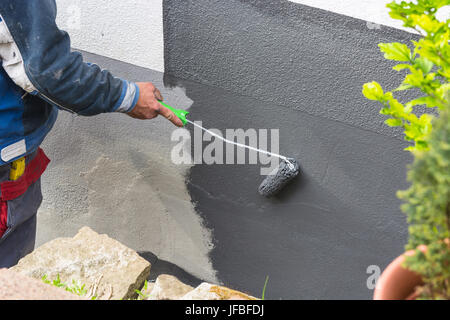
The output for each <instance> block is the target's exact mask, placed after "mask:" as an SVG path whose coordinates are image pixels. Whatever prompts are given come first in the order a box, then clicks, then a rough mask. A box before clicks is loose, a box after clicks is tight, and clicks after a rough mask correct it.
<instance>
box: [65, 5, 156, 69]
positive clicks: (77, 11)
mask: <svg viewBox="0 0 450 320" xmlns="http://www.w3.org/2000/svg"><path fill="white" fill-rule="evenodd" d="M56 3H57V5H58V19H57V22H58V25H59V26H60V28H62V29H64V30H66V31H68V32H69V33H70V35H71V39H72V46H73V47H74V48H77V49H80V50H85V51H88V52H92V53H96V54H99V55H103V56H107V57H111V58H114V59H118V60H121V61H124V62H129V63H133V64H135V65H138V66H142V67H146V68H150V69H153V70H157V71H164V54H163V53H164V51H163V27H162V0H150V1H148V0H56Z"/></svg>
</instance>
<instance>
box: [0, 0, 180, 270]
mask: <svg viewBox="0 0 450 320" xmlns="http://www.w3.org/2000/svg"><path fill="white" fill-rule="evenodd" d="M55 19H56V3H55V0H1V1H0V60H1V61H2V67H0V268H4V267H10V266H13V265H15V264H16V263H17V262H18V260H19V259H20V258H21V257H23V256H25V255H26V254H28V253H29V252H31V251H32V250H33V249H34V242H35V236H36V213H37V210H38V208H39V205H40V204H41V201H42V195H41V185H40V176H41V174H42V173H43V172H44V170H45V168H46V166H47V164H48V162H49V160H48V158H47V157H46V156H45V154H44V152H43V151H42V150H41V149H40V148H39V146H40V144H41V143H42V141H43V140H44V138H45V136H46V135H47V134H48V132H49V131H50V130H51V128H52V126H53V124H54V122H55V121H56V117H57V113H58V109H62V110H66V111H70V112H74V113H77V114H79V115H83V116H94V115H97V114H100V113H106V112H121V113H124V114H128V115H129V116H131V117H133V118H137V119H152V118H155V117H156V116H158V115H159V114H161V115H162V116H164V117H165V118H167V119H168V120H170V121H171V122H172V123H173V124H175V125H176V126H180V127H181V126H182V122H181V120H180V119H178V118H177V117H176V116H175V115H174V114H173V112H172V111H170V110H168V109H166V108H164V107H162V106H161V104H160V103H158V100H162V97H161V94H160V92H159V91H158V89H156V88H155V87H154V86H153V84H151V83H133V82H130V81H126V80H123V79H119V78H116V77H114V76H113V75H112V74H111V73H109V72H108V71H106V70H101V69H100V68H99V67H98V66H96V65H91V64H87V63H84V62H83V60H82V57H81V54H80V53H75V52H71V51H70V38H69V36H68V34H67V33H65V32H64V31H61V30H59V29H58V27H57V25H56V23H55Z"/></svg>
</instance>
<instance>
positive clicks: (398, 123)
mask: <svg viewBox="0 0 450 320" xmlns="http://www.w3.org/2000/svg"><path fill="white" fill-rule="evenodd" d="M384 123H386V124H387V125H388V126H389V127H399V126H401V125H402V124H403V121H402V120H401V119H387V120H386V121H385V122H384Z"/></svg>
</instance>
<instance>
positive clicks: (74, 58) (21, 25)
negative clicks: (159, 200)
mask: <svg viewBox="0 0 450 320" xmlns="http://www.w3.org/2000/svg"><path fill="white" fill-rule="evenodd" d="M0 19H1V20H0V58H1V60H2V63H3V68H4V69H5V71H6V72H7V73H8V75H9V76H10V78H11V79H12V80H13V81H14V82H15V83H16V84H17V85H18V86H20V87H21V88H23V89H24V90H25V91H27V92H29V93H32V94H36V95H38V96H40V97H41V98H42V99H45V100H47V101H49V102H51V103H52V104H55V105H57V106H59V107H60V108H62V109H66V110H69V111H72V112H75V113H77V114H80V115H85V116H91V115H96V114H99V113H106V112H123V113H128V114H129V115H131V116H134V117H135V118H140V119H150V118H154V117H155V116H156V115H157V114H166V113H167V112H166V110H161V108H162V107H161V106H160V105H159V103H157V100H156V98H157V95H158V94H159V92H156V91H157V89H156V88H154V87H153V88H152V87H151V86H149V83H141V84H139V85H138V84H135V83H133V82H129V81H126V80H123V79H119V78H116V77H114V76H113V75H112V74H111V73H110V72H109V71H107V70H101V69H100V67H98V66H97V65H95V64H87V63H84V62H83V59H82V56H81V54H80V53H78V52H71V48H70V37H69V35H68V34H67V33H66V32H64V31H62V30H60V29H59V28H58V27H57V25H56V21H55V20H56V3H55V1H54V0H2V1H0ZM140 88H141V89H142V90H145V91H148V90H150V91H151V92H144V93H142V92H141V93H140ZM148 108H150V109H151V110H150V111H152V112H146V110H145V109H148ZM162 109H165V108H162ZM147 111H148V110H147ZM150 113H151V115H150ZM166 118H167V117H166ZM175 118H176V117H175ZM176 119H178V118H176ZM172 122H174V121H172ZM175 122H176V121H175ZM175 122H174V123H175ZM175 124H176V125H178V123H175Z"/></svg>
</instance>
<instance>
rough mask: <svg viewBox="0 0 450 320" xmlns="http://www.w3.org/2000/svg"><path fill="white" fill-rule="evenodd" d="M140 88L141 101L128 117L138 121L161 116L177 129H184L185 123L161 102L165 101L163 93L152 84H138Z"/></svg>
mask: <svg viewBox="0 0 450 320" xmlns="http://www.w3.org/2000/svg"><path fill="white" fill-rule="evenodd" d="M136 85H137V86H138V87H139V99H138V101H137V103H136V106H135V107H134V109H133V110H131V111H130V112H129V113H128V115H129V116H130V117H133V118H136V119H141V120H145V119H153V118H156V117H157V116H158V115H159V114H160V115H162V116H163V117H164V118H166V119H167V120H169V121H171V122H172V123H173V124H174V125H176V126H177V127H182V126H183V122H181V120H180V119H179V118H178V117H177V116H176V115H175V114H174V113H173V112H172V111H171V110H169V109H167V108H164V107H163V106H162V105H161V104H160V103H159V102H158V100H159V101H162V100H163V97H162V96H161V92H159V90H158V89H156V87H155V86H154V85H153V83H151V82H137V83H136Z"/></svg>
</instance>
